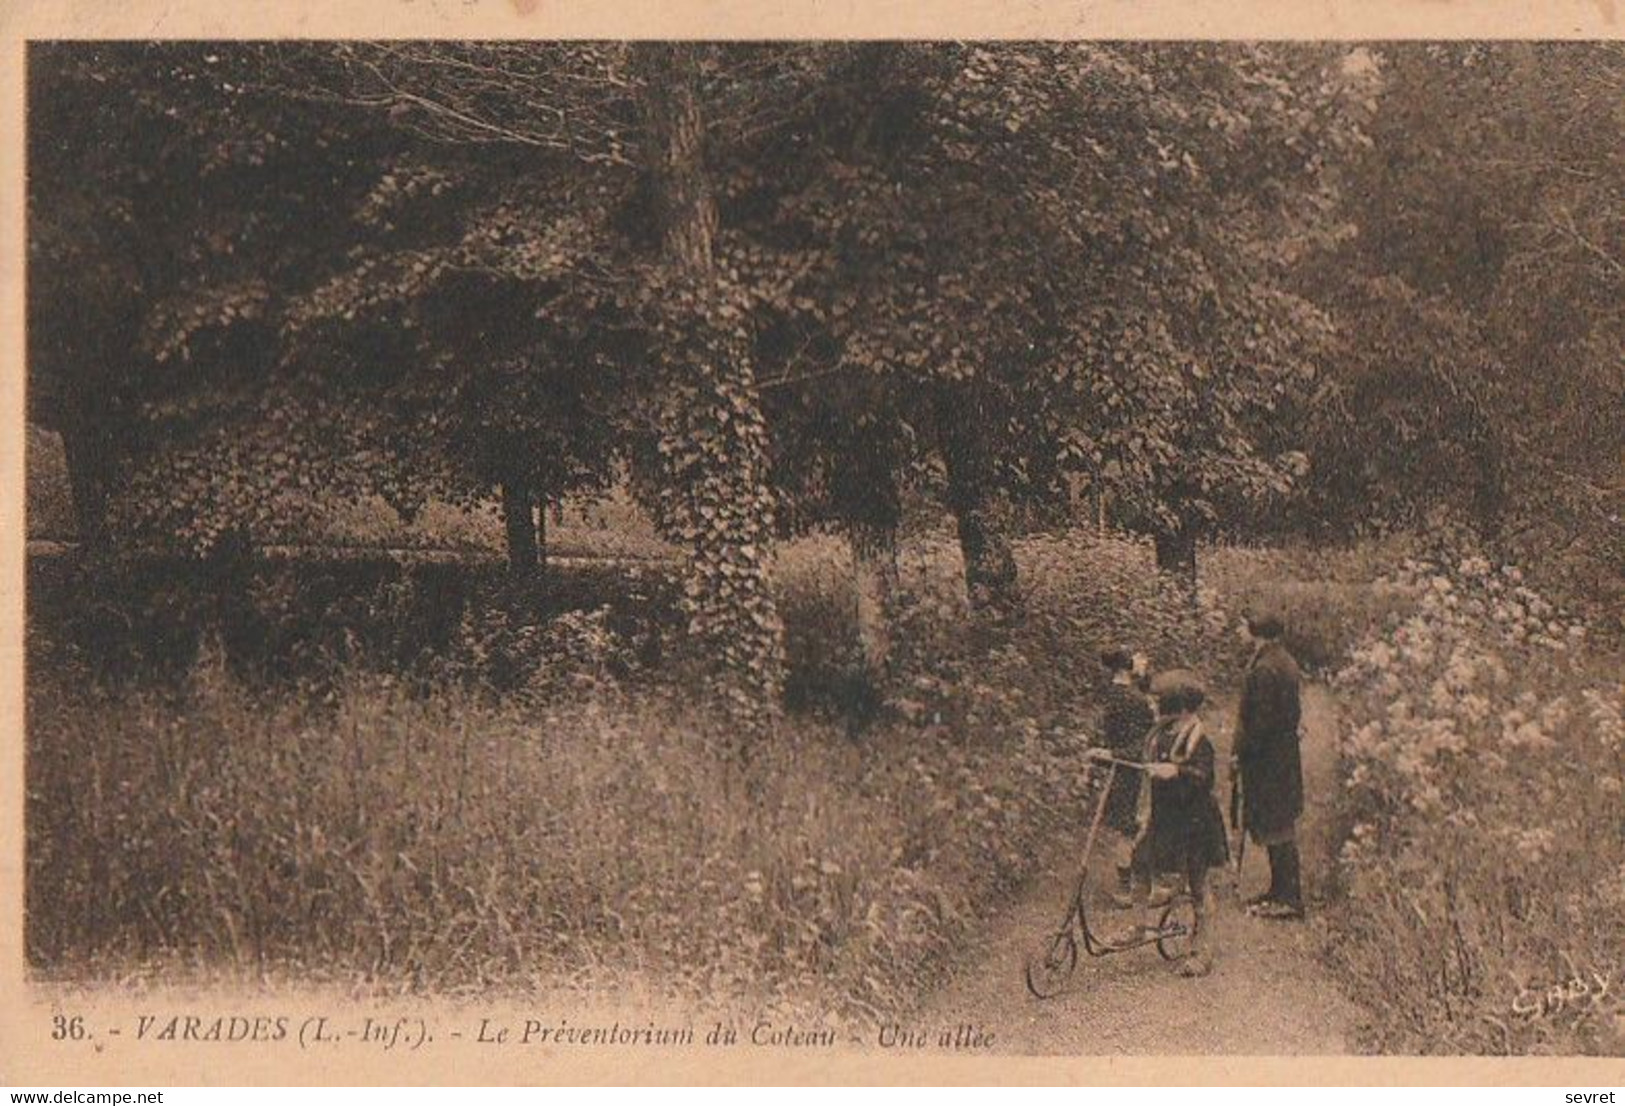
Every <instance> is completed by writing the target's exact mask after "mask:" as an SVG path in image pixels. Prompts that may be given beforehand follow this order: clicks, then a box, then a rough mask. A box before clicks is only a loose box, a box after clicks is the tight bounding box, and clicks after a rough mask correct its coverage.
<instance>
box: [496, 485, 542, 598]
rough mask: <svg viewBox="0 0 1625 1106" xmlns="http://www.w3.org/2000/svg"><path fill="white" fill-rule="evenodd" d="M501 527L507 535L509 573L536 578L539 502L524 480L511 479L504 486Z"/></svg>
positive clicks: (538, 551)
mask: <svg viewBox="0 0 1625 1106" xmlns="http://www.w3.org/2000/svg"><path fill="white" fill-rule="evenodd" d="M502 525H503V528H504V529H505V530H506V531H507V535H508V571H509V572H511V573H512V574H513V575H514V576H516V577H529V576H532V575H534V574H535V573H536V570H537V568H538V566H539V564H540V552H541V545H540V543H539V541H538V534H537V529H536V498H535V496H534V495H532V493H531V490H530V485H529V483H527V482H526V481H525V479H524V478H523V477H521V476H510V477H509V478H508V479H507V480H504V481H503V482H502Z"/></svg>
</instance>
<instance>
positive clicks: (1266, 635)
mask: <svg viewBox="0 0 1625 1106" xmlns="http://www.w3.org/2000/svg"><path fill="white" fill-rule="evenodd" d="M1247 632H1248V633H1249V634H1252V635H1253V636H1254V637H1256V638H1262V639H1263V640H1265V641H1270V640H1272V639H1274V638H1278V637H1280V636H1281V635H1282V634H1284V633H1285V632H1286V625H1285V623H1283V622H1282V621H1281V616H1280V615H1277V614H1249V615H1248V616H1247Z"/></svg>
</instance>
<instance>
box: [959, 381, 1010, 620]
mask: <svg viewBox="0 0 1625 1106" xmlns="http://www.w3.org/2000/svg"><path fill="white" fill-rule="evenodd" d="M938 426H939V431H940V435H941V442H942V459H943V464H944V466H945V467H946V469H947V476H948V494H947V502H948V509H949V510H950V511H951V512H953V516H954V522H955V524H956V526H957V528H958V531H959V552H960V554H961V556H962V557H963V558H964V561H965V591H966V594H967V595H968V596H969V598H970V604H971V609H972V610H973V611H976V612H977V613H979V614H987V615H992V616H994V617H995V618H1007V617H1010V616H1013V615H1016V614H1019V613H1020V611H1021V608H1022V603H1021V591H1020V589H1019V587H1018V586H1017V577H1016V557H1015V553H1014V552H1013V551H1012V549H1011V547H1010V539H1009V537H1008V536H1007V535H1006V534H1005V533H1004V532H1003V530H1002V529H1001V528H1000V527H999V524H998V522H997V520H996V519H995V518H994V517H993V514H992V511H991V507H992V504H991V502H990V498H991V497H990V495H989V492H988V488H989V485H990V483H991V481H990V480H989V474H988V467H989V458H988V456H987V447H986V444H985V442H984V441H983V439H982V436H981V434H980V432H979V431H978V429H977V419H976V413H975V411H974V409H973V408H972V406H971V405H970V404H968V402H967V401H966V399H965V397H964V395H963V394H960V395H956V396H954V397H953V398H952V399H951V400H950V401H948V402H945V403H943V404H941V405H939V407H938Z"/></svg>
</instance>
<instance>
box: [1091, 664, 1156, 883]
mask: <svg viewBox="0 0 1625 1106" xmlns="http://www.w3.org/2000/svg"><path fill="white" fill-rule="evenodd" d="M1100 664H1101V667H1102V668H1104V669H1105V670H1106V673H1107V677H1108V679H1109V681H1110V682H1109V683H1108V684H1107V685H1106V692H1105V695H1104V696H1103V702H1102V704H1101V705H1102V711H1101V720H1100V734H1099V740H1098V741H1097V742H1096V743H1095V744H1096V748H1098V749H1099V750H1100V751H1102V752H1104V753H1106V754H1108V755H1110V756H1112V757H1116V758H1117V759H1119V760H1130V761H1137V760H1139V759H1140V756H1141V754H1142V753H1143V752H1144V750H1145V738H1146V731H1148V730H1150V729H1151V724H1152V722H1153V721H1154V719H1153V718H1152V716H1151V704H1150V703H1149V702H1147V700H1146V697H1145V693H1144V691H1143V690H1142V689H1141V688H1140V687H1139V686H1138V684H1137V681H1136V678H1135V658H1134V657H1133V656H1131V655H1130V654H1129V652H1128V650H1126V649H1107V650H1106V651H1105V652H1103V653H1101V654H1100ZM1140 790H1141V788H1140V773H1139V772H1137V771H1135V770H1134V769H1132V768H1121V767H1120V768H1118V769H1117V770H1116V772H1115V774H1114V775H1113V776H1112V785H1111V792H1110V794H1108V795H1107V796H1106V816H1105V823H1106V828H1107V829H1108V830H1111V831H1112V833H1113V834H1114V835H1115V836H1116V837H1117V839H1118V841H1117V849H1116V850H1115V851H1116V854H1117V889H1116V892H1115V893H1114V894H1113V896H1112V904H1113V905H1114V906H1116V907H1117V908H1118V909H1120V910H1127V909H1129V908H1130V907H1132V906H1133V905H1134V900H1133V896H1132V893H1131V887H1130V878H1129V875H1130V866H1129V860H1130V853H1131V850H1132V848H1133V845H1134V838H1135V837H1136V836H1138V834H1139V831H1140V817H1139V805H1140Z"/></svg>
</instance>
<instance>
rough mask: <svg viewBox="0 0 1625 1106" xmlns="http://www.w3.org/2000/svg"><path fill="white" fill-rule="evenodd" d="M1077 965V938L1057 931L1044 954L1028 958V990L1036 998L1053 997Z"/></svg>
mask: <svg viewBox="0 0 1625 1106" xmlns="http://www.w3.org/2000/svg"><path fill="white" fill-rule="evenodd" d="M1077 966H1078V941H1077V938H1075V937H1073V936H1072V934H1070V933H1057V934H1056V935H1055V936H1054V937H1051V938H1050V941H1049V945H1048V946H1047V947H1046V948H1045V949H1044V953H1043V955H1042V956H1029V957H1028V958H1027V990H1029V991H1031V992H1032V993H1033V996H1034V997H1036V998H1051V997H1053V996H1055V995H1056V994H1059V993H1060V990H1061V988H1062V987H1064V986H1065V985H1066V981H1067V980H1068V979H1070V978H1071V976H1072V969H1074V968H1076V967H1077Z"/></svg>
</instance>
